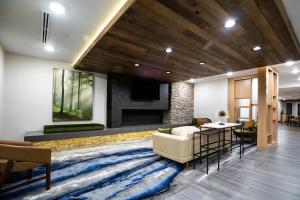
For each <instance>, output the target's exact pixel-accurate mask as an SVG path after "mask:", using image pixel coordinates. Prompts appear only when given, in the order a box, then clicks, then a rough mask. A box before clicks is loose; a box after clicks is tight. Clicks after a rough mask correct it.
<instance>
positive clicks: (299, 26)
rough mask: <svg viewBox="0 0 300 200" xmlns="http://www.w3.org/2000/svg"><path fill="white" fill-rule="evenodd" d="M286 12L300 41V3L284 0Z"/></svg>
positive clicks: (293, 0)
mask: <svg viewBox="0 0 300 200" xmlns="http://www.w3.org/2000/svg"><path fill="white" fill-rule="evenodd" d="M282 2H283V5H284V7H285V10H286V12H287V14H288V16H289V19H290V22H291V24H292V26H293V28H294V31H295V33H296V36H297V38H298V41H300V21H299V19H300V12H299V10H300V1H299V0H282Z"/></svg>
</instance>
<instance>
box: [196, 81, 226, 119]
mask: <svg viewBox="0 0 300 200" xmlns="http://www.w3.org/2000/svg"><path fill="white" fill-rule="evenodd" d="M221 109H225V110H228V80H227V79H221V80H214V81H208V82H200V83H195V85H194V117H207V118H210V119H211V120H212V121H219V120H220V119H219V118H217V117H216V116H215V114H216V112H217V111H219V110H221Z"/></svg>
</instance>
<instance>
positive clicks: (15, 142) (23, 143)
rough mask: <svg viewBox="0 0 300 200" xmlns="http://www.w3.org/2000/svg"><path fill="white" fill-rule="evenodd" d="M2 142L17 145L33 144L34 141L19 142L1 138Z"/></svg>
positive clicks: (0, 142)
mask: <svg viewBox="0 0 300 200" xmlns="http://www.w3.org/2000/svg"><path fill="white" fill-rule="evenodd" d="M0 144H7V145H16V146H32V142H18V141H11V140H0Z"/></svg>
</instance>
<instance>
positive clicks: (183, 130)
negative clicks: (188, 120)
mask: <svg viewBox="0 0 300 200" xmlns="http://www.w3.org/2000/svg"><path fill="white" fill-rule="evenodd" d="M198 131H200V129H199V128H197V127H195V126H181V127H177V128H173V129H172V131H171V133H172V135H177V136H184V137H190V138H191V137H193V133H194V132H198Z"/></svg>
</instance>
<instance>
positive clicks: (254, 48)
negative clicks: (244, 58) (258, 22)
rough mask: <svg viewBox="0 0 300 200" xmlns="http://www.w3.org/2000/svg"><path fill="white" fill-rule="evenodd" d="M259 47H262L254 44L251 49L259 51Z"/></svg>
mask: <svg viewBox="0 0 300 200" xmlns="http://www.w3.org/2000/svg"><path fill="white" fill-rule="evenodd" d="M261 49H262V47H261V46H255V47H253V48H252V51H259V50H261Z"/></svg>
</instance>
